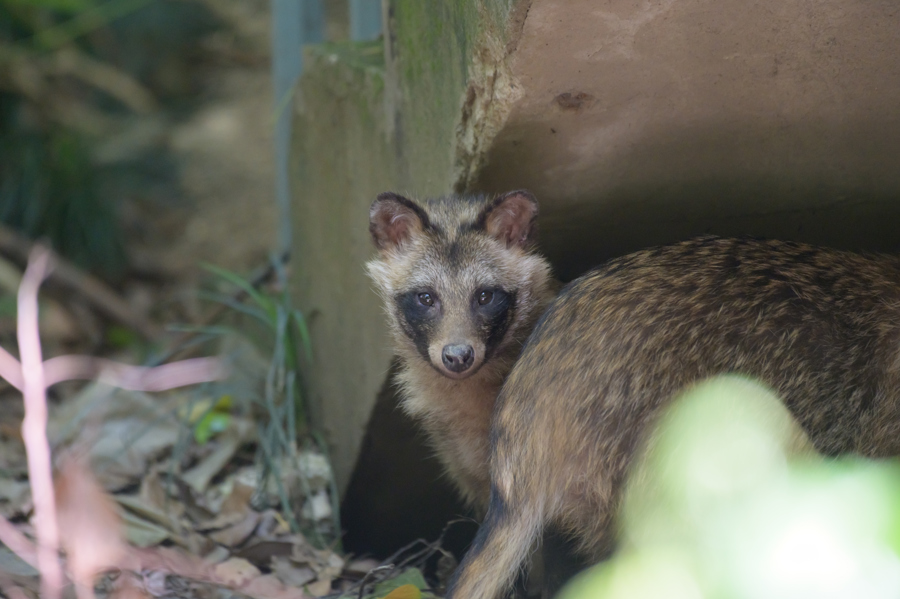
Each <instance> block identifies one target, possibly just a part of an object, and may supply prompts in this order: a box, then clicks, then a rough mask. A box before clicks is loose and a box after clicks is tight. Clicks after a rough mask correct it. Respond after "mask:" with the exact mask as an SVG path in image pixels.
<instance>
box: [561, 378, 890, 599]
mask: <svg viewBox="0 0 900 599" xmlns="http://www.w3.org/2000/svg"><path fill="white" fill-rule="evenodd" d="M648 448H649V449H647V450H645V451H644V453H643V455H642V457H641V458H640V459H639V460H638V461H637V464H636V467H635V471H634V472H633V474H632V476H631V481H632V482H631V483H630V484H629V487H628V490H627V492H626V496H625V501H624V507H623V516H622V522H623V524H622V534H621V539H622V542H621V550H620V551H619V553H617V554H616V555H615V556H613V558H612V559H610V560H609V561H607V562H605V563H603V564H600V565H598V566H596V567H595V568H592V569H591V570H589V571H588V572H586V573H584V574H583V575H582V576H580V577H579V578H577V579H576V580H575V581H573V582H572V584H570V586H569V587H567V588H566V589H564V591H563V593H562V594H561V595H560V597H562V598H563V599H582V598H584V599H587V598H592V599H593V598H597V599H600V598H603V599H611V598H612V599H620V598H622V599H624V598H626V597H627V598H631V599H642V598H644V597H648V598H649V597H661V596H664V597H667V598H673V597H674V598H681V597H684V598H691V599H702V598H714V599H805V598H809V599H813V598H815V599H857V598H866V599H882V598H884V599H888V598H895V597H900V542H898V541H900V465H898V463H897V462H894V461H875V460H864V459H861V458H857V457H852V458H851V457H847V458H841V459H825V458H822V457H820V456H818V455H817V454H815V453H814V452H813V451H812V450H811V447H810V445H809V443H808V441H807V440H806V438H805V435H803V434H802V432H801V431H800V429H799V427H798V426H797V424H796V423H795V421H794V420H793V418H792V417H791V415H790V413H789V412H788V411H787V409H786V408H785V407H784V405H783V404H782V403H781V402H780V401H779V400H778V399H777V397H776V396H775V395H774V394H773V393H772V392H771V391H769V390H768V389H766V388H765V387H763V386H761V385H759V384H757V383H754V382H752V381H749V380H747V379H744V378H741V377H736V376H725V377H717V378H715V379H712V380H710V381H707V382H705V383H703V384H701V385H698V386H697V387H695V388H694V389H692V390H690V391H688V392H687V393H686V394H685V395H684V396H682V397H681V398H680V399H678V400H677V401H676V402H674V404H673V406H672V407H671V408H670V409H669V410H668V411H667V412H666V413H665V414H664V416H663V417H662V418H661V419H660V423H659V426H658V429H657V430H656V432H655V433H654V434H653V435H652V440H651V441H650V443H649V444H648Z"/></svg>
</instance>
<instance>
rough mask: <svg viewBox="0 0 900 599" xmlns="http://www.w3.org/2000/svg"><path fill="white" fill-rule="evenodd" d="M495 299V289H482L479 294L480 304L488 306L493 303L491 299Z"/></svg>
mask: <svg viewBox="0 0 900 599" xmlns="http://www.w3.org/2000/svg"><path fill="white" fill-rule="evenodd" d="M492 299H494V292H493V291H482V292H481V293H479V294H478V305H479V306H486V305H488V304H489V303H491V300H492Z"/></svg>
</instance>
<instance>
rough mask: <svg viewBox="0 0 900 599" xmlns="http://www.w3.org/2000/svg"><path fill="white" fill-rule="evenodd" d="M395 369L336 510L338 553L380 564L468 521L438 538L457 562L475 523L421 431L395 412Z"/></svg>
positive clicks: (377, 406) (406, 418)
mask: <svg viewBox="0 0 900 599" xmlns="http://www.w3.org/2000/svg"><path fill="white" fill-rule="evenodd" d="M397 370H398V363H397V361H396V359H395V360H394V362H393V363H392V365H391V369H390V371H389V372H388V376H387V379H386V381H385V383H384V386H383V387H382V388H381V391H380V392H379V393H378V398H377V400H376V403H375V408H374V409H373V410H372V417H371V418H370V420H369V423H368V425H367V427H366V433H365V436H364V437H363V441H362V447H361V449H360V453H359V459H358V460H357V462H356V467H355V468H354V469H353V474H352V476H351V479H350V484H349V485H348V487H347V492H346V493H345V495H344V500H343V503H342V505H341V520H342V525H343V527H344V549H345V550H347V551H349V552H351V553H354V554H357V555H371V556H373V557H375V558H377V559H384V558H387V557H389V556H390V555H391V554H393V553H394V552H395V551H397V550H398V549H400V548H402V547H404V546H406V545H408V544H410V543H412V542H413V541H415V540H416V539H424V540H426V541H429V542H430V541H434V540H435V539H437V538H438V537H439V536H440V534H441V531H442V530H443V529H444V527H445V526H446V525H447V523H448V522H450V521H451V520H455V519H459V518H466V519H469V521H468V522H460V523H457V524H454V525H452V526H451V527H450V529H449V530H448V531H447V534H446V536H445V538H444V544H443V547H444V548H445V549H448V550H450V551H451V552H453V553H454V554H455V555H456V556H457V558H459V557H461V555H462V553H463V552H464V551H465V549H466V547H468V545H469V543H470V542H471V540H472V537H474V536H475V531H476V529H477V525H476V523H475V521H474V520H473V519H472V516H473V514H472V513H471V511H470V510H469V509H468V508H466V506H464V505H463V504H462V502H461V501H460V500H459V497H458V493H457V491H456V489H455V488H454V487H453V485H452V484H451V483H450V481H449V479H448V478H447V477H446V476H445V475H444V474H443V468H442V466H441V464H440V463H439V462H438V460H437V458H436V457H434V451H433V450H432V449H431V448H430V447H429V446H428V444H427V442H426V440H425V435H424V433H423V432H422V431H420V430H419V428H418V427H417V426H416V424H415V423H414V422H413V421H412V420H411V419H410V418H409V417H408V416H407V415H406V414H405V413H404V412H403V411H402V410H401V409H400V407H399V405H398V404H399V399H400V398H399V394H398V391H397V385H396V375H397Z"/></svg>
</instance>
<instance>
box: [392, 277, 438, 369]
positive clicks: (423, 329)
mask: <svg viewBox="0 0 900 599" xmlns="http://www.w3.org/2000/svg"><path fill="white" fill-rule="evenodd" d="M423 294H425V295H427V296H428V297H429V298H430V300H431V305H430V306H428V305H425V303H423V302H422V297H421V296H422V295H423ZM394 301H395V302H396V305H397V307H398V308H399V311H400V324H401V326H402V327H403V332H404V333H406V336H407V337H409V338H410V339H412V341H413V343H415V345H416V349H417V350H418V351H419V354H421V355H422V357H423V358H425V360H427V361H429V362H430V361H431V358H430V356H429V355H428V347H429V345H430V344H431V339H432V338H433V337H434V332H435V330H436V329H437V322H438V320H439V319H440V316H441V310H440V299H439V298H438V295H437V294H436V293H435V292H434V291H431V290H430V289H429V290H425V289H416V290H414V291H407V292H404V293H399V294H397V295H396V296H394Z"/></svg>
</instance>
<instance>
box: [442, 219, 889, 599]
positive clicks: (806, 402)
mask: <svg viewBox="0 0 900 599" xmlns="http://www.w3.org/2000/svg"><path fill="white" fill-rule="evenodd" d="M728 372H735V373H743V374H746V375H749V376H751V377H755V378H757V379H759V380H761V381H763V382H765V383H767V384H768V385H770V386H772V387H773V388H774V389H775V390H776V391H777V393H778V394H779V396H780V397H782V398H783V400H784V401H785V404H786V405H787V407H788V408H789V409H790V411H791V412H792V413H793V414H794V416H795V417H796V418H797V420H798V422H799V423H800V425H801V426H802V427H803V429H805V431H806V433H807V434H808V435H809V437H810V439H811V441H812V442H813V444H814V446H815V447H816V449H817V450H818V451H820V452H822V453H824V454H826V455H835V454H839V453H848V452H849V453H856V454H861V455H864V456H871V457H881V456H893V455H898V454H900V401H898V400H900V378H898V377H900V259H898V258H897V257H893V256H884V255H859V254H854V253H849V252H842V251H836V250H830V249H823V248H818V247H813V246H809V245H804V244H800V243H788V242H779V241H760V240H752V239H720V238H715V237H703V238H699V239H694V240H692V241H686V242H683V243H678V244H674V245H669V246H664V247H658V248H655V249H649V250H645V251H640V252H637V253H635V254H631V255H629V256H625V257H623V258H619V259H616V260H613V261H611V262H608V263H607V264H605V265H604V266H602V267H600V268H598V269H596V270H594V271H593V272H590V273H589V274H587V275H585V276H584V277H582V278H580V279H578V280H576V281H574V282H573V283H571V284H570V285H569V286H567V287H566V288H565V289H564V290H563V291H562V293H561V294H560V296H559V297H558V298H557V299H556V300H555V301H554V302H553V303H552V304H551V305H550V306H549V308H548V309H547V311H546V313H545V315H544V316H543V317H542V319H541V321H540V322H539V323H538V325H537V327H536V328H535V330H534V333H533V335H532V336H531V338H530V339H529V340H528V343H527V345H526V348H525V350H524V351H523V353H522V356H521V358H520V360H519V361H518V363H517V364H516V366H515V368H514V369H513V371H512V372H511V374H510V375H509V377H508V379H507V382H506V384H505V386H504V387H503V390H502V391H501V393H500V396H499V398H498V404H497V412H496V417H495V418H496V420H495V424H494V428H493V431H492V447H493V449H492V489H491V503H490V508H489V510H488V514H487V516H486V519H485V522H484V524H483V525H482V527H481V529H480V531H479V533H478V536H477V538H476V541H475V543H474V544H473V547H472V549H471V550H470V552H469V554H468V555H467V556H466V558H465V560H464V562H463V565H462V566H461V568H460V571H459V572H458V574H457V578H456V581H455V583H454V584H453V585H452V589H451V592H450V593H449V595H448V597H452V598H454V599H494V598H496V597H499V596H501V594H502V593H503V592H504V590H505V589H506V588H507V587H508V586H509V584H510V583H511V581H512V580H513V578H514V576H515V573H516V571H517V569H518V568H520V567H521V566H522V564H523V560H524V557H525V556H526V555H527V553H528V550H529V548H530V547H531V545H532V544H533V543H534V542H535V541H536V540H537V539H538V538H539V537H540V535H541V532H542V531H543V530H544V529H545V527H548V526H549V527H552V528H555V529H561V530H563V531H567V532H568V534H569V535H571V536H572V537H573V538H574V539H575V540H576V541H577V542H578V543H579V545H580V550H581V552H582V554H583V555H584V556H587V557H588V558H590V559H591V560H597V559H599V558H601V557H603V556H604V555H605V554H606V553H607V552H608V551H609V550H610V547H611V544H612V541H613V539H612V534H611V530H612V527H611V524H612V522H613V519H614V516H615V513H616V509H617V506H618V504H619V501H620V498H621V492H622V488H623V485H624V481H625V477H626V473H627V470H628V466H629V464H630V462H631V458H632V456H633V455H634V453H635V450H636V447H638V445H639V444H640V443H641V442H642V439H643V435H644V433H645V431H647V430H648V427H649V425H650V424H651V423H652V422H653V421H654V420H655V419H656V417H657V416H658V414H659V412H660V409H661V408H662V407H663V406H665V405H666V404H667V403H668V402H669V401H670V399H671V398H672V397H673V396H674V395H676V394H677V393H678V392H679V391H680V390H682V389H683V388H684V387H685V386H687V385H690V384H692V383H694V382H696V381H698V380H700V379H702V378H705V377H708V376H711V375H715V374H720V373H728Z"/></svg>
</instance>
